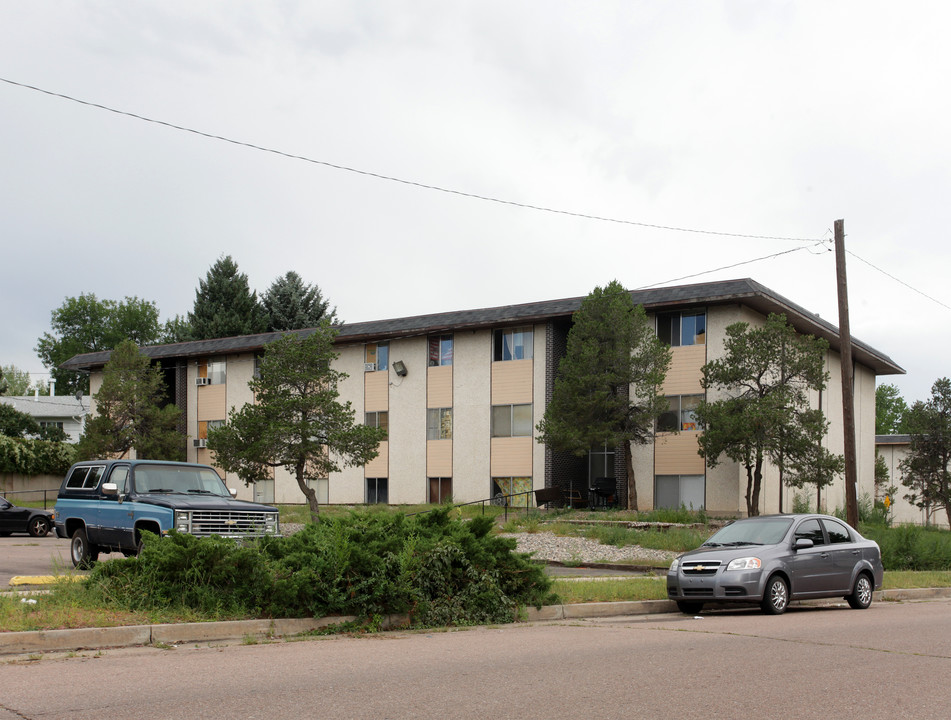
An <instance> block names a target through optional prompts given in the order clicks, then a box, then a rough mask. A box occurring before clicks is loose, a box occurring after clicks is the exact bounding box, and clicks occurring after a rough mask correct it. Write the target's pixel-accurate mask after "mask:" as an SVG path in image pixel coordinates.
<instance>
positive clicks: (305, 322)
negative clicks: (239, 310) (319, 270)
mask: <svg viewBox="0 0 951 720" xmlns="http://www.w3.org/2000/svg"><path fill="white" fill-rule="evenodd" d="M261 305H262V306H263V308H264V312H265V314H266V315H267V324H268V330H269V331H279V330H303V329H304V328H313V327H317V325H319V324H320V321H321V320H322V319H323V318H325V317H326V318H328V319H329V320H330V321H331V323H333V322H336V320H337V309H336V308H330V301H329V300H325V299H324V298H323V295H322V294H321V292H320V288H319V287H317V286H316V285H307V284H306V283H305V282H304V281H303V279H301V276H300V275H298V274H297V273H296V272H294V271H293V270H291V271H289V272H287V273H286V274H284V275H283V276H282V277H279V278H277V279H276V280H275V281H274V282H273V283H271V287H269V288H268V289H267V292H265V293H264V295H262V296H261Z"/></svg>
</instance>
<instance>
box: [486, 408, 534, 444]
mask: <svg viewBox="0 0 951 720" xmlns="http://www.w3.org/2000/svg"><path fill="white" fill-rule="evenodd" d="M531 434H532V406H531V405H493V406H492V437H524V436H529V435H531Z"/></svg>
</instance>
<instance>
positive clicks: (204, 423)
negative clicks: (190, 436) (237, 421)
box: [198, 420, 225, 440]
mask: <svg viewBox="0 0 951 720" xmlns="http://www.w3.org/2000/svg"><path fill="white" fill-rule="evenodd" d="M224 424H225V421H224V420H199V421H198V437H199V439H201V440H207V439H208V431H209V430H213V429H215V428H220V427H223V426H224Z"/></svg>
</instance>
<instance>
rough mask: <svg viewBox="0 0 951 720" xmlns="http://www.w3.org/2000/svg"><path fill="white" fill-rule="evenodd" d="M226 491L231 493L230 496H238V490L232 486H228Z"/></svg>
mask: <svg viewBox="0 0 951 720" xmlns="http://www.w3.org/2000/svg"><path fill="white" fill-rule="evenodd" d="M228 492H229V493H231V497H237V496H238V491H237V490H235V489H234V488H228Z"/></svg>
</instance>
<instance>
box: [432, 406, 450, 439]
mask: <svg viewBox="0 0 951 720" xmlns="http://www.w3.org/2000/svg"><path fill="white" fill-rule="evenodd" d="M451 438H452V408H434V409H430V410H427V411H426V439H427V440H449V439H451Z"/></svg>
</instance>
